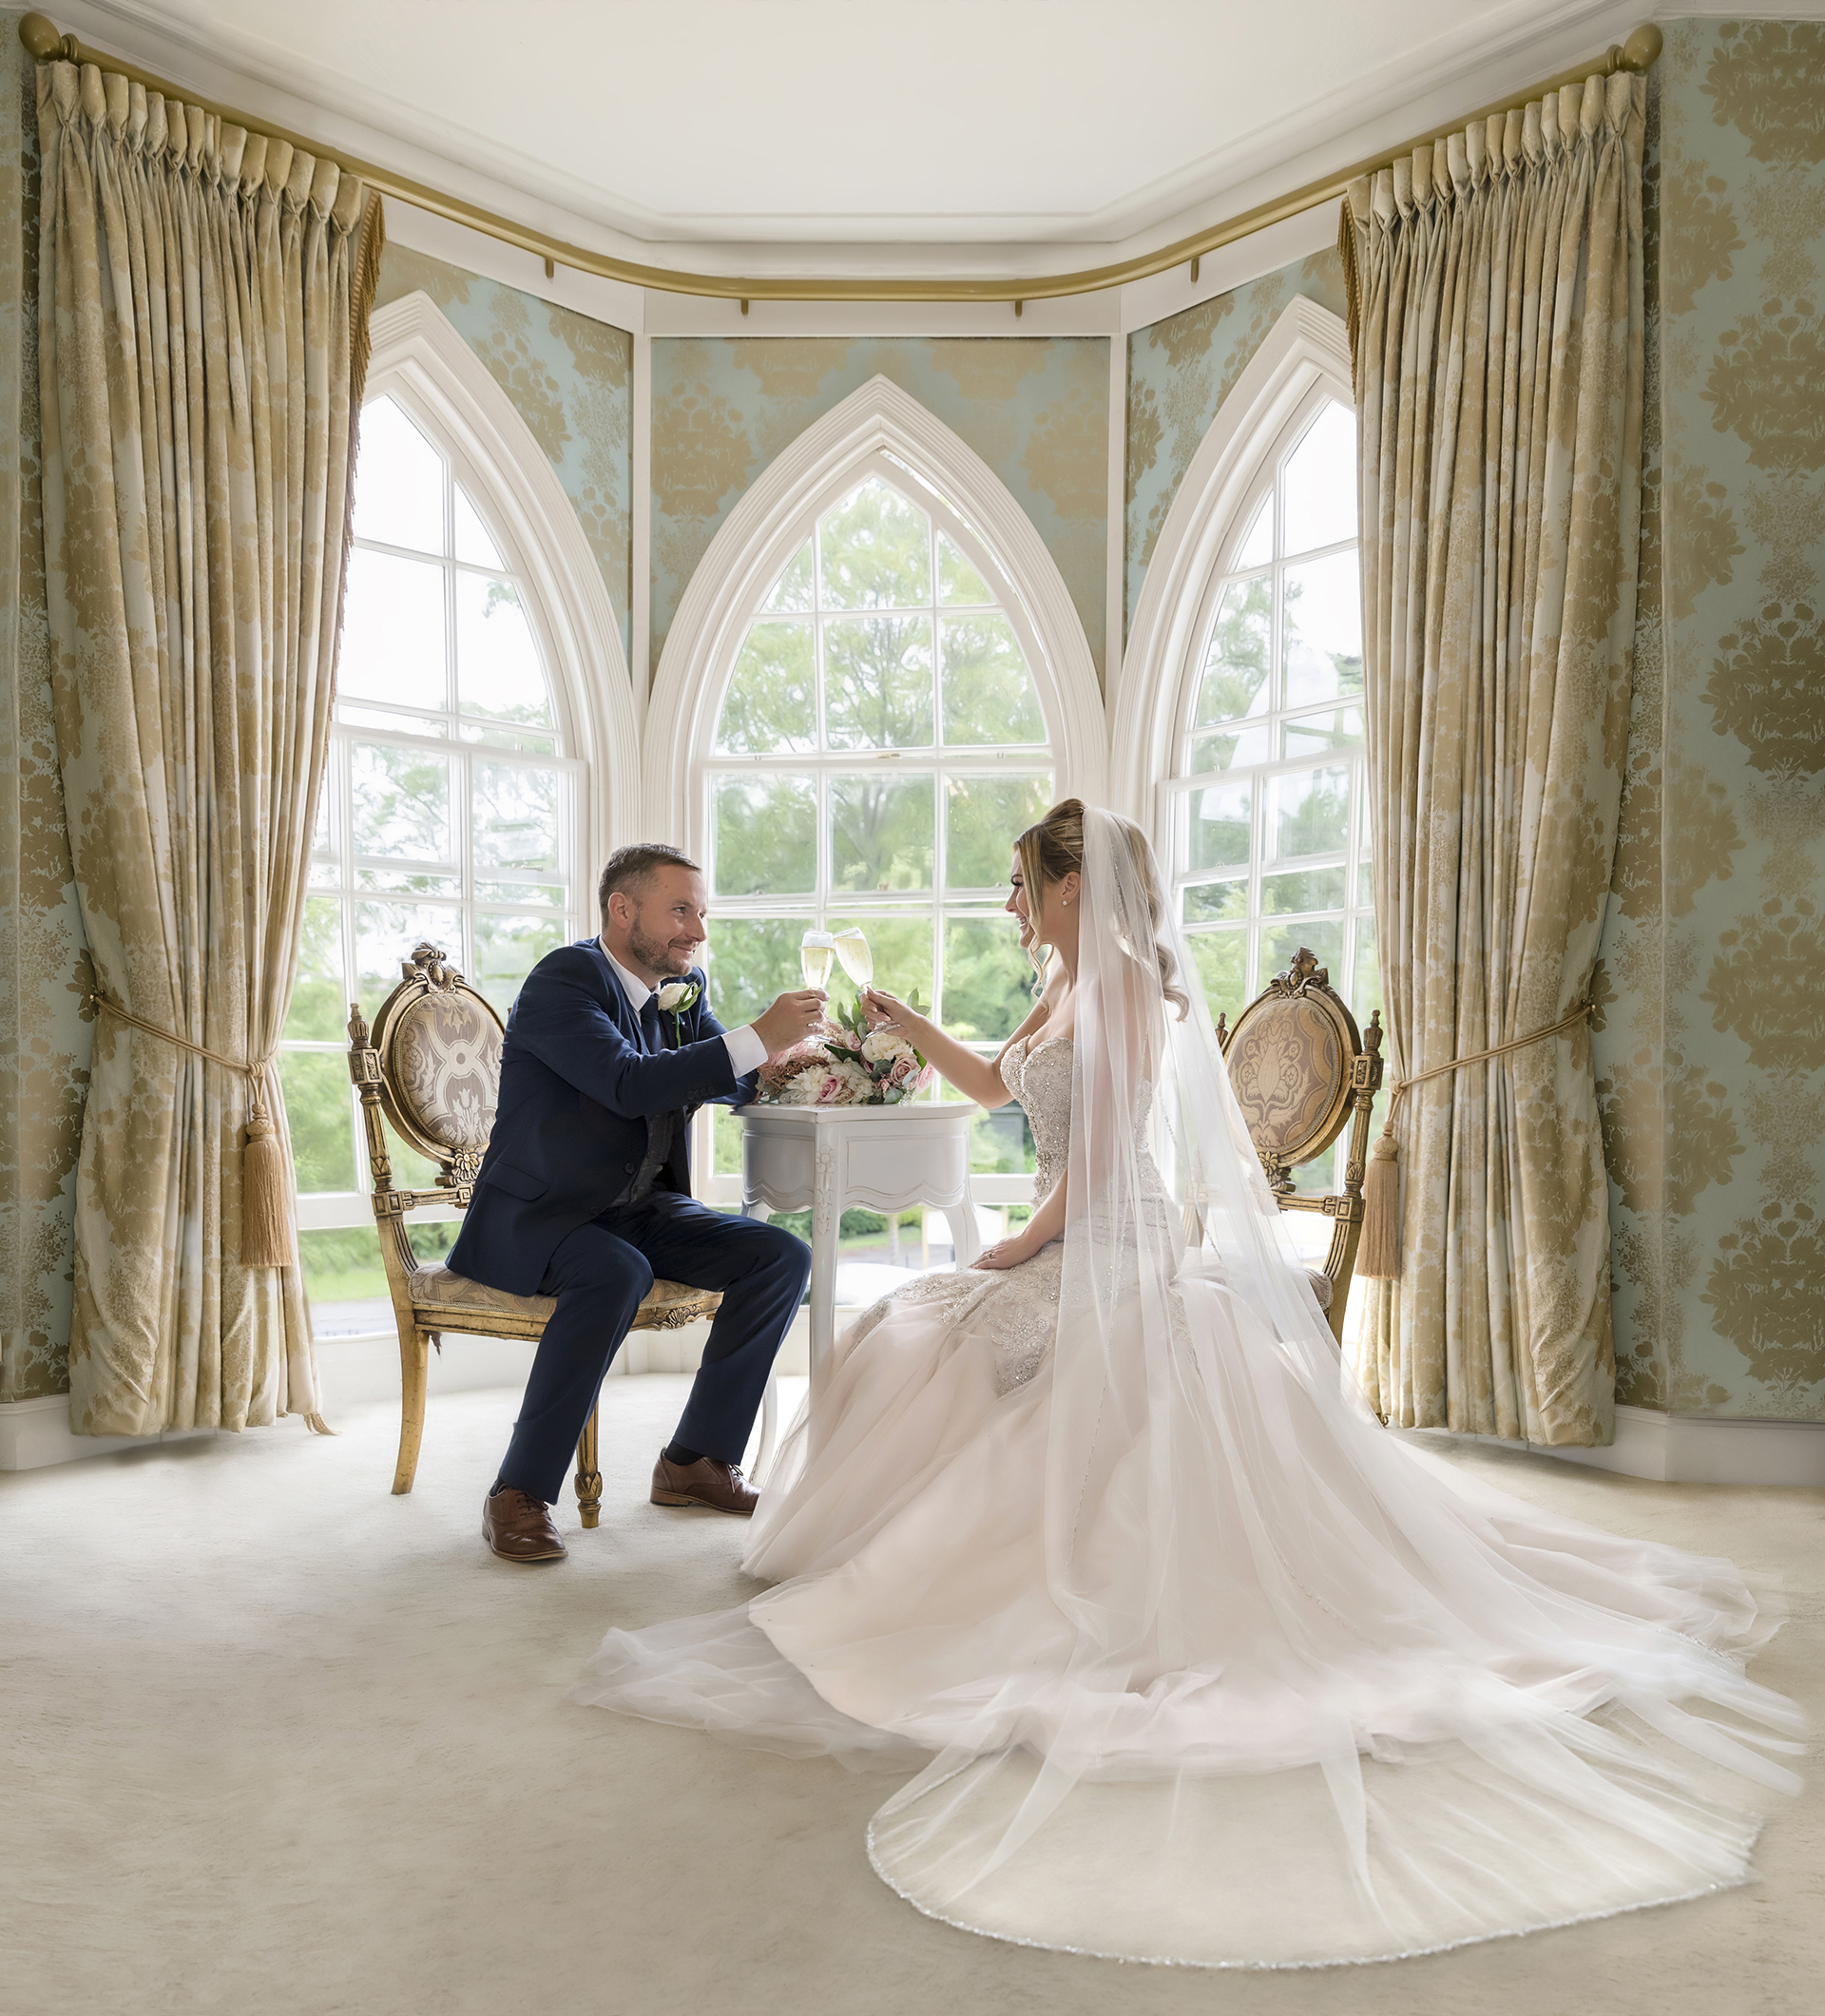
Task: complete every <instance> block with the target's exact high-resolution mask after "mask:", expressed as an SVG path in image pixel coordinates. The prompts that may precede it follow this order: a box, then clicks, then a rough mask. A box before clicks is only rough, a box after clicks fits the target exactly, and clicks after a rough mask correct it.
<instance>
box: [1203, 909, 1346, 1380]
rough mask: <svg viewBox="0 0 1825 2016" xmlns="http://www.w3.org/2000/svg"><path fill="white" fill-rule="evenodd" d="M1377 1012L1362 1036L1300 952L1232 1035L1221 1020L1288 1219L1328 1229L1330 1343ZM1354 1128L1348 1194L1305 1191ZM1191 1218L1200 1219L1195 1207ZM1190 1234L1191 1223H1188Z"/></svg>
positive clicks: (1252, 1133) (1341, 1286)
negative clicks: (1305, 1218)
mask: <svg viewBox="0 0 1825 2016" xmlns="http://www.w3.org/2000/svg"><path fill="white" fill-rule="evenodd" d="M1381 1033H1382V1032H1381V1011H1380V1009H1379V1008H1377V1009H1376V1010H1375V1011H1374V1014H1372V1015H1371V1016H1370V1018H1369V1027H1368V1030H1367V1032H1366V1034H1365V1033H1364V1032H1361V1031H1359V1030H1358V1029H1357V1027H1356V1018H1355V1017H1354V1015H1353V1014H1352V1013H1351V1012H1350V1009H1349V1008H1348V1006H1347V1005H1346V1003H1345V1002H1344V1000H1343V997H1342V996H1341V995H1340V994H1338V993H1336V992H1335V990H1334V989H1332V986H1331V976H1330V974H1329V973H1328V972H1327V971H1326V970H1325V969H1324V968H1323V967H1321V966H1320V965H1319V964H1318V962H1317V960H1316V957H1314V955H1313V954H1312V953H1311V952H1309V951H1308V950H1306V949H1305V947H1304V946H1300V948H1299V950H1298V956H1297V958H1296V959H1295V960H1294V961H1293V965H1292V967H1291V969H1290V970H1288V971H1286V972H1284V973H1277V974H1275V976H1274V978H1273V979H1272V980H1271V981H1270V982H1269V983H1268V985H1267V986H1266V988H1265V989H1262V991H1261V992H1260V993H1259V994H1258V995H1257V996H1256V998H1255V999H1254V1000H1253V1001H1251V1002H1250V1003H1249V1005H1248V1006H1247V1007H1246V1008H1244V1009H1243V1010H1242V1012H1241V1013H1240V1014H1239V1016H1238V1017H1237V1018H1236V1027H1234V1028H1233V1029H1231V1028H1229V1027H1226V1024H1225V1018H1224V1017H1223V1016H1221V1015H1220V1016H1218V1018H1217V1040H1218V1042H1219V1043H1220V1045H1221V1046H1222V1050H1223V1059H1224V1062H1225V1063H1226V1064H1227V1065H1228V1066H1229V1082H1230V1085H1231V1086H1232V1087H1233V1088H1234V1090H1235V1093H1236V1100H1237V1104H1239V1106H1240V1107H1241V1109H1242V1118H1243V1120H1244V1121H1245V1122H1246V1123H1247V1124H1248V1132H1249V1138H1250V1139H1251V1140H1252V1141H1253V1142H1254V1143H1255V1152H1256V1154H1258V1156H1259V1157H1260V1159H1261V1167H1262V1169H1263V1170H1264V1171H1265V1172H1266V1175H1267V1181H1268V1183H1269V1186H1270V1187H1271V1188H1272V1190H1273V1192H1274V1195H1275V1198H1276V1200H1278V1203H1279V1207H1280V1209H1281V1210H1282V1211H1305V1212H1312V1213H1315V1214H1318V1215H1321V1216H1323V1217H1325V1218H1328V1219H1330V1220H1331V1239H1330V1245H1329V1247H1328V1249H1327V1251H1326V1253H1325V1257H1324V1263H1323V1265H1322V1267H1315V1268H1312V1269H1310V1270H1309V1271H1310V1273H1311V1276H1312V1286H1313V1289H1314V1291H1315V1292H1316V1295H1317V1298H1318V1306H1319V1307H1320V1308H1321V1309H1323V1311H1324V1313H1325V1315H1326V1317H1327V1318H1328V1319H1329V1321H1330V1324H1331V1334H1332V1335H1333V1336H1334V1337H1335V1338H1336V1339H1337V1340H1338V1342H1339V1343H1341V1342H1342V1340H1343V1313H1344V1308H1345V1306H1346V1304H1347V1302H1348V1300H1349V1296H1350V1277H1351V1275H1352V1274H1353V1273H1354V1269H1355V1264H1356V1244H1357V1241H1358V1240H1359V1239H1360V1238H1361V1237H1362V1178H1363V1171H1364V1168H1365V1166H1366V1158H1367V1156H1368V1151H1369V1114H1370V1109H1371V1108H1372V1107H1373V1106H1374V1103H1375V1094H1376V1092H1378V1091H1379V1090H1380V1089H1381ZM1346 1126H1348V1127H1349V1129H1350V1145H1349V1148H1348V1150H1347V1152H1346V1154H1345V1157H1344V1176H1343V1188H1342V1189H1341V1190H1338V1191H1334V1192H1329V1193H1326V1192H1312V1191H1302V1190H1299V1189H1297V1188H1296V1187H1295V1184H1294V1181H1293V1172H1294V1170H1295V1169H1297V1168H1298V1167H1300V1166H1301V1165H1302V1164H1304V1163H1306V1162H1315V1161H1316V1159H1317V1158H1318V1157H1319V1156H1320V1155H1322V1154H1323V1153H1324V1151H1325V1150H1326V1149H1327V1148H1329V1147H1330V1146H1331V1145H1332V1144H1333V1142H1335V1140H1336V1138H1337V1136H1338V1135H1339V1134H1341V1133H1342V1132H1343V1130H1344V1128H1345V1127H1346ZM1187 1217H1188V1219H1193V1220H1195V1218H1196V1213H1195V1208H1194V1209H1193V1210H1191V1211H1188V1213H1187ZM1186 1229H1187V1232H1188V1234H1189V1233H1193V1232H1194V1231H1196V1230H1197V1229H1198V1228H1196V1226H1195V1223H1188V1225H1187V1228H1186Z"/></svg>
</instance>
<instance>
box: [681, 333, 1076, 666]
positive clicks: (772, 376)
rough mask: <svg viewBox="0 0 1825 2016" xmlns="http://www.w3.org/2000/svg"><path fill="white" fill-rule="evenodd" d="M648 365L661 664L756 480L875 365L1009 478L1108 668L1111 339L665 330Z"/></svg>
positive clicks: (869, 374) (870, 373) (1004, 478)
mask: <svg viewBox="0 0 1825 2016" xmlns="http://www.w3.org/2000/svg"><path fill="white" fill-rule="evenodd" d="M652 368H653V547H652V550H653V601H652V640H653V646H652V647H653V663H654V664H655V665H657V664H658V663H659V658H660V653H661V651H662V650H663V648H664V643H665V636H666V633H667V631H669V630H670V628H671V625H672V619H673V617H674V616H675V615H676V614H677V612H678V605H679V600H680V598H681V597H682V594H683V593H684V589H685V587H686V586H687V585H688V583H689V581H690V578H691V574H692V571H693V570H694V569H695V567H696V566H697V564H698V562H699V561H700V560H701V558H702V557H703V552H704V549H705V547H708V545H709V543H710V541H711V540H712V539H713V538H714V537H715V536H716V531H717V528H718V527H719V526H720V524H721V523H722V520H723V519H724V518H725V517H726V516H727V515H728V513H729V511H730V510H732V509H734V507H735V505H736V504H737V503H738V502H739V501H740V497H741V494H742V492H743V491H744V490H746V489H747V487H748V485H749V484H750V483H752V482H753V481H754V479H755V478H756V477H757V476H758V475H759V473H760V471H761V470H764V469H765V468H766V466H767V464H768V463H769V462H771V461H772V460H773V458H774V457H775V456H776V455H777V454H778V452H779V451H780V450H781V449H782V448H784V447H785V446H786V444H787V443H788V442H790V441H794V440H796V439H797V437H798V435H800V434H801V433H803V432H804V431H805V429H806V428H807V427H809V426H810V425H811V424H812V422H813V421H815V420H816V419H818V418H819V417H821V415H823V414H824V413H828V412H829V411H830V409H831V408H832V407H833V406H836V405H837V404H838V403H839V402H840V401H841V400H843V399H846V398H847V397H848V396H849V394H851V393H853V392H855V390H857V388H858V387H860V386H862V385H865V384H866V383H867V382H868V380H869V379H870V378H872V377H874V375H875V374H877V373H878V374H880V375H881V376H883V377H887V378H891V379H893V382H894V384H896V385H898V386H899V387H901V388H902V390H904V391H906V392H909V393H911V394H912V396H913V397H914V398H915V399H917V400H918V401H919V402H920V403H921V404H922V405H924V406H926V407H927V408H929V409H930V410H931V411H932V413H936V414H937V416H938V418H939V419H940V420H942V421H943V422H944V423H945V425H946V426H947V427H949V428H951V430H952V432H955V433H957V434H958V435H960V436H961V437H962V438H963V439H964V440H965V441H967V442H968V443H969V445H970V447H971V448H973V449H974V450H975V451H976V453H977V454H979V455H980V456H981V457H982V459H983V460H984V461H985V462H986V463H988V465H989V468H990V469H991V470H994V472H995V474H996V475H998V476H999V477H1000V478H1001V480H1002V481H1003V482H1004V483H1005V484H1006V485H1007V486H1008V488H1009V490H1010V491H1012V493H1013V495H1014V498H1015V501H1016V502H1017V503H1018V504H1019V505H1020V507H1021V509H1023V510H1025V511H1026V513H1027V515H1028V517H1029V518H1030V519H1031V520H1032V521H1033V525H1034V527H1035V528H1036V529H1037V530H1038V532H1039V536H1040V537H1041V538H1042V539H1043V540H1044V541H1045V542H1046V546H1047V550H1048V551H1049V552H1050V554H1051V556H1052V558H1053V559H1054V560H1055V561H1056V562H1057V563H1058V570H1059V572H1060V573H1061V574H1063V575H1064V577H1065V585H1066V587H1067V588H1068V589H1069V590H1070V595H1071V601H1072V603H1073V604H1074V605H1076V608H1077V613H1078V615H1079V616H1080V617H1081V618H1082V619H1083V623H1084V629H1085V635H1086V636H1087V637H1088V639H1089V644H1090V653H1091V656H1092V657H1093V658H1094V659H1095V661H1096V668H1097V671H1098V673H1099V675H1101V676H1102V677H1104V678H1105V680H1106V678H1107V667H1106V666H1105V663H1104V660H1105V648H1104V640H1105V630H1106V622H1107V619H1106V614H1105V611H1106V608H1107V588H1106V585H1105V583H1106V563H1105V555H1106V553H1107V550H1108V547H1107V541H1108V530H1109V528H1108V515H1109V510H1108V480H1109V479H1108V470H1109V346H1108V340H1107V338H1106V337H1104V336H968V337H965V336H903V337H897V338H881V337H875V336H869V337H860V336H858V337H850V336H778V337H774V336H729V337H722V336H663V337H657V338H655V340H654V342H653V367H652Z"/></svg>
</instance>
